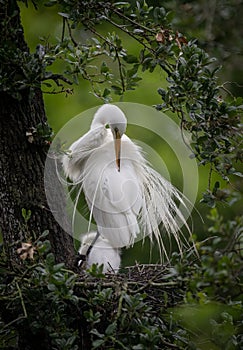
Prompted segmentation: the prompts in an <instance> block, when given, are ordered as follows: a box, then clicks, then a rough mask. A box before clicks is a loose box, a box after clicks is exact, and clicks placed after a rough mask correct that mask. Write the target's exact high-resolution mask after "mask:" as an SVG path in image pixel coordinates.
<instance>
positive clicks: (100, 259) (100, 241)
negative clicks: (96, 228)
mask: <svg viewBox="0 0 243 350" xmlns="http://www.w3.org/2000/svg"><path fill="white" fill-rule="evenodd" d="M96 235H97V233H96V232H90V233H86V234H84V235H82V237H81V246H80V248H79V254H81V255H86V254H87V250H88V249H89V247H90V245H91V244H92V249H91V250H90V252H89V254H88V256H87V257H86V268H90V267H91V266H92V265H93V264H98V265H101V264H103V272H104V273H107V272H110V273H117V272H118V270H119V267H120V264H121V258H120V251H119V249H117V248H113V247H112V246H111V244H110V243H109V241H108V240H107V239H105V238H103V237H102V236H99V237H98V238H97V240H95V238H96ZM94 241H95V242H94Z"/></svg>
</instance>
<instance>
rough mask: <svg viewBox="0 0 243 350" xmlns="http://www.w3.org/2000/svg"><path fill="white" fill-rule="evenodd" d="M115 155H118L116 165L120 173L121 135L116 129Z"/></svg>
mask: <svg viewBox="0 0 243 350" xmlns="http://www.w3.org/2000/svg"><path fill="white" fill-rule="evenodd" d="M114 141H115V153H116V165H117V168H118V171H120V162H121V160H120V156H121V135H120V133H119V130H118V129H115V140H114Z"/></svg>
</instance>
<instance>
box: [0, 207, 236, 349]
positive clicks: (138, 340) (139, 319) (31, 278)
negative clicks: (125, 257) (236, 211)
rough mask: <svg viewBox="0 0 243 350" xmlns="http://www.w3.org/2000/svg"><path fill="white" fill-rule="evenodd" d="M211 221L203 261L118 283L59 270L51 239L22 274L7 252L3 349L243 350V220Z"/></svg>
mask: <svg viewBox="0 0 243 350" xmlns="http://www.w3.org/2000/svg"><path fill="white" fill-rule="evenodd" d="M209 219H210V220H211V221H212V222H213V224H212V226H211V227H210V228H209V232H210V234H212V235H213V236H212V237H211V239H210V240H208V241H205V242H198V243H197V246H198V250H199V254H200V258H199V259H198V258H196V257H195V256H191V253H188V254H187V255H186V256H185V257H184V258H183V259H181V257H180V256H179V255H177V254H174V256H173V259H172V262H171V265H168V266H162V265H136V266H134V267H130V268H127V269H125V270H124V271H123V272H121V273H120V274H118V275H104V274H102V273H101V269H100V268H97V266H95V265H94V266H93V267H92V268H91V270H90V271H88V272H87V273H85V272H81V271H79V272H78V273H75V272H73V271H70V270H67V269H66V268H65V266H64V264H56V263H55V259H54V256H53V254H52V253H50V243H49V241H46V240H45V236H46V234H47V233H44V234H43V236H42V237H41V238H40V239H39V240H38V241H37V242H35V243H33V244H32V247H33V248H34V251H35V253H34V258H33V259H32V258H31V257H29V258H26V259H25V260H23V263H22V264H19V265H16V266H15V267H14V268H13V266H12V267H10V266H9V265H8V262H7V261H6V260H5V254H4V252H2V257H1V261H2V262H1V266H0V272H1V276H0V279H1V283H0V289H1V297H0V304H1V330H0V348H4V349H31V348H33V347H34V348H37V349H79V348H82V347H84V348H91V349H134V350H135V349H171V348H174V349H208V348H210V349H218V350H219V349H240V348H241V347H242V345H243V339H242V323H241V321H242V319H241V316H242V311H243V308H242V295H243V294H242V274H241V272H242V228H241V227H242V218H238V219H236V220H235V221H231V222H228V223H226V224H225V223H223V222H222V218H221V217H220V215H219V214H218V212H217V210H216V209H212V210H211V214H210V217H209ZM40 341H41V343H40Z"/></svg>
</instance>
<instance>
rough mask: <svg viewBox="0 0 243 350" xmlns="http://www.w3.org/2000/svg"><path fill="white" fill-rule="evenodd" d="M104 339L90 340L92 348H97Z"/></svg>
mask: <svg viewBox="0 0 243 350" xmlns="http://www.w3.org/2000/svg"><path fill="white" fill-rule="evenodd" d="M104 342H105V340H103V339H97V340H94V341H93V342H92V346H93V349H97V348H98V347H99V346H101V345H102V344H104Z"/></svg>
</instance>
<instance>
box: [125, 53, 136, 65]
mask: <svg viewBox="0 0 243 350" xmlns="http://www.w3.org/2000/svg"><path fill="white" fill-rule="evenodd" d="M123 59H124V61H126V62H127V63H138V58H137V56H134V55H127V56H124V57H123Z"/></svg>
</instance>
